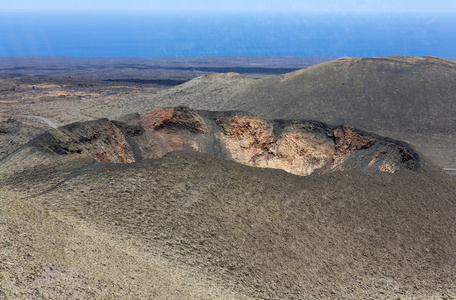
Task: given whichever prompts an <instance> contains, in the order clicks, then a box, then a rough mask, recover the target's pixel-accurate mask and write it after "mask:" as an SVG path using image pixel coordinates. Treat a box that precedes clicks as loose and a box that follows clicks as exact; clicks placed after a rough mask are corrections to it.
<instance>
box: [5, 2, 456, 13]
mask: <svg viewBox="0 0 456 300" xmlns="http://www.w3.org/2000/svg"><path fill="white" fill-rule="evenodd" d="M3 2H4V3H2V4H1V8H0V11H8V10H40V11H49V10H71V11H74V10H91V11H106V10H139V11H159V10H171V11H176V10H180V11H182V10H184V11H185V10H203V11H294V12H296V11H376V12H379V11H383V12H386V11H388V12H391V11H396V12H397V11H401V12H404V11H408V12H411V11H413V12H455V11H456V2H455V1H454V0H436V1H428V0H426V1H425V0H415V1H412V0H404V1H397V0H383V1H374V0H320V1H309V0H305V1H295V0H283V1H275V0H250V1H245V0H232V1H211V0H197V1H189V0H169V1H162V0H97V1H93V0H67V1H61V0H41V1H40V0H38V1H33V0H15V1H3Z"/></svg>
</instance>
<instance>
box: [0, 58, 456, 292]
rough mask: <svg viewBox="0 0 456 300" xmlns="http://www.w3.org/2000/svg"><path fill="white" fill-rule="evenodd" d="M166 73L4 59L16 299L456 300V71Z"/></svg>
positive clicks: (145, 63) (188, 68)
mask: <svg viewBox="0 0 456 300" xmlns="http://www.w3.org/2000/svg"><path fill="white" fill-rule="evenodd" d="M159 61H160V59H156V60H155V61H154V62H153V63H152V62H151V60H147V59H145V60H142V61H138V60H137V61H134V60H130V59H105V60H104V59H100V60H95V61H94V60H90V59H87V60H84V59H69V58H51V59H48V60H42V59H41V60H38V61H36V60H35V61H33V59H32V61H30V60H28V59H25V58H17V59H10V60H4V59H3V62H2V59H0V65H2V64H3V65H2V66H3V67H2V68H3V71H1V72H2V73H1V74H2V75H0V77H1V78H0V236H1V239H0V299H320V298H328V299H397V298H398V297H400V298H401V299H423V300H424V299H453V298H452V297H455V296H456V225H455V224H456V223H455V221H456V218H455V216H456V180H455V179H454V178H453V177H451V176H450V175H449V174H448V173H447V172H445V171H444V170H442V168H441V167H452V166H454V167H456V164H454V162H455V161H456V155H455V153H454V151H453V149H454V145H455V144H454V142H455V141H453V134H452V128H453V127H455V126H456V123H455V122H454V119H453V118H454V117H453V116H452V114H451V112H452V111H453V110H452V109H451V107H453V106H452V105H453V102H454V101H452V100H453V95H454V93H453V90H452V89H453V87H454V86H456V85H454V84H453V81H456V78H455V75H454V74H456V71H455V69H456V67H455V66H454V64H453V63H452V62H450V61H447V60H442V59H437V58H401V57H393V58H381V59H380V58H369V59H363V60H357V59H344V60H337V61H333V62H326V63H323V64H320V65H315V66H313V67H309V68H307V69H303V70H299V71H295V72H293V73H287V74H285V75H272V74H275V73H274V72H276V71H277V72H278V70H279V69H280V68H291V69H292V68H295V67H296V69H299V64H302V63H303V61H302V60H301V61H299V60H298V59H297V58H288V59H287V58H274V57H270V58H262V59H261V58H246V57H232V58H231V59H227V58H213V59H210V58H195V59H189V60H187V61H185V60H184V61H183V60H179V59H177V60H175V61H173V60H166V59H164V60H163V61H161V62H160V64H161V65H160V64H159V63H158V62H159ZM248 62H250V63H252V64H253V65H248V64H247V63H248ZM312 62H316V61H315V60H312V59H310V60H307V61H306V63H309V64H312ZM319 62H321V61H319ZM1 63H2V64H1ZM153 64H157V65H160V67H157V66H153ZM192 64H194V65H192ZM198 64H200V67H199V69H198V68H195V65H198ZM258 64H260V66H261V67H258ZM165 65H166V66H165ZM301 67H302V66H301ZM306 67H307V66H306ZM203 68H208V69H204V70H205V71H211V72H212V71H220V70H222V69H223V71H224V72H225V71H226V72H228V73H223V74H218V73H216V74H207V75H202V76H200V75H201V74H202V72H203V71H204V70H203ZM209 68H210V69H209ZM236 68H237V69H236ZM273 69H274V70H273ZM155 71H156V72H155ZM235 71H237V72H241V73H243V74H239V73H235ZM242 71H245V72H242ZM14 72H16V73H14ZM161 72H163V73H161ZM168 72H171V73H168ZM255 72H256V73H255ZM261 72H263V73H261ZM164 74H165V75H164ZM170 74H174V75H172V76H170ZM163 75H164V76H169V77H163ZM415 75H416V77H415ZM198 76H199V77H198ZM190 79H191V80H190ZM421 80H422V81H421ZM177 84H179V85H177ZM393 88H394V89H393ZM391 89H392V90H391ZM390 90H391V94H386V91H390ZM396 90H398V92H396ZM381 93H383V96H382V97H379V95H380V94H381ZM369 95H371V97H370V96H369ZM369 97H370V98H369ZM366 99H367V100H366ZM409 102H410V103H409ZM176 105H186V106H188V107H190V109H189V108H185V107H174V108H166V107H168V106H176ZM164 107H165V108H164ZM157 108H158V110H156V109H157ZM192 109H204V110H203V111H201V110H200V111H194V110H192ZM239 109H242V110H248V111H250V113H244V112H235V111H233V110H239ZM206 110H209V111H206ZM214 110H230V111H228V112H214ZM35 117H41V119H40V118H35ZM42 118H45V119H42ZM100 118H102V119H100ZM305 118H310V119H314V121H311V120H303V119H305ZM273 119H281V120H273ZM47 120H48V121H49V122H51V123H49V122H47ZM322 121H326V122H328V123H329V124H325V123H322ZM73 122H77V123H73ZM52 124H55V125H56V126H63V127H59V128H57V129H55V128H52V126H50V125H52ZM354 125H357V126H359V127H360V128H361V129H357V128H356V126H354ZM366 129H368V130H371V131H373V132H366V131H365V130H366ZM376 133H381V134H383V135H386V136H388V137H382V136H379V135H377V134H376ZM391 137H394V138H397V137H402V138H403V139H405V140H406V141H408V142H412V145H410V144H407V143H405V142H402V141H397V140H393V139H391ZM30 140H31V141H30ZM423 153H424V154H423ZM427 155H429V157H430V158H431V159H428V157H427ZM436 163H437V164H438V165H437V164H436ZM303 175H310V176H303Z"/></svg>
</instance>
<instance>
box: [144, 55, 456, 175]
mask: <svg viewBox="0 0 456 300" xmlns="http://www.w3.org/2000/svg"><path fill="white" fill-rule="evenodd" d="M232 77H233V76H232ZM241 78H242V77H241V76H240V75H239V76H238V77H235V78H234V79H233V78H231V79H230V84H229V85H227V86H226V87H224V86H223V80H222V79H223V78H222V77H219V78H218V79H219V80H215V78H212V79H213V80H212V83H211V84H212V85H215V83H214V82H217V84H218V85H219V86H220V87H219V89H213V90H214V91H212V90H209V91H208V90H207V82H208V81H209V80H208V79H206V80H204V77H200V78H197V79H194V80H192V81H189V82H187V83H185V84H183V85H180V86H177V87H174V88H172V89H170V90H166V91H162V92H160V93H158V94H156V95H152V96H150V97H149V99H148V100H147V102H146V101H143V102H142V103H143V105H144V109H145V110H146V111H148V110H150V109H152V108H154V109H155V108H157V107H160V106H174V105H185V106H188V107H190V108H193V109H209V110H211V109H217V110H245V111H249V112H252V113H254V114H257V115H259V116H260V117H264V118H269V119H274V118H281V119H312V120H318V121H321V122H325V123H329V124H348V125H351V126H354V127H356V128H360V129H364V130H369V131H374V132H376V133H380V134H382V135H386V136H390V137H393V138H397V139H401V140H406V141H408V142H410V143H412V144H413V145H415V146H416V147H417V149H418V150H420V151H421V152H423V153H424V154H425V155H427V156H428V157H430V158H431V159H432V160H434V161H435V162H436V163H438V164H439V165H440V166H442V167H451V166H453V167H456V153H455V152H454V151H453V149H454V145H455V143H456V137H455V136H454V134H453V133H454V131H455V130H456V114H454V111H456V101H455V95H456V63H455V62H452V61H449V60H445V59H441V58H436V57H399V56H391V57H371V58H363V59H355V58H345V59H338V60H334V61H330V62H324V63H321V64H318V65H314V66H311V67H308V68H306V69H302V70H298V71H295V72H292V73H288V74H284V75H277V76H271V77H267V78H263V79H260V80H251V81H250V82H248V83H247V84H246V82H245V79H241ZM234 80H237V82H238V84H235V83H234ZM139 111H141V110H139Z"/></svg>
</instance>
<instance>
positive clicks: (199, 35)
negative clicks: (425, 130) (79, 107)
mask: <svg viewBox="0 0 456 300" xmlns="http://www.w3.org/2000/svg"><path fill="white" fill-rule="evenodd" d="M455 29H456V18H454V16H453V14H450V13H448V14H447V13H399V12H396V13H372V12H371V13H360V12H356V13H354V12H351V13H348V12H345V13H341V12H338V13H328V12H325V13H321V12H320V13H315V12H313V13H283V12H282V13H271V12H262V13H252V12H244V13H209V12H204V13H202V12H200V13H188V12H187V13H183V12H180V13H176V12H174V13H169V12H167V13H165V12H162V13H150V12H128V13H124V12H122V13H121V12H116V13H114V12H111V13H97V12H91V13H82V12H74V13H70V12H33V13H32V12H8V13H5V12H3V13H0V57H22V56H25V57H28V56H53V57H54V56H64V57H141V58H147V57H201V56H233V55H253V56H332V57H343V56H349V57H370V56H390V55H399V56H437V57H456V37H455V35H454V34H453V32H455Z"/></svg>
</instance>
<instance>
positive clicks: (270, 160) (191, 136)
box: [31, 107, 420, 176]
mask: <svg viewBox="0 0 456 300" xmlns="http://www.w3.org/2000/svg"><path fill="white" fill-rule="evenodd" d="M31 145H33V146H35V147H37V148H38V149H39V150H41V151H43V152H46V153H51V154H55V155H72V156H74V157H78V158H81V157H86V158H87V157H89V158H92V159H94V160H95V161H99V162H112V163H131V162H135V161H140V160H142V159H147V158H160V157H163V156H165V155H166V154H168V153H170V152H173V151H177V150H190V151H198V152H203V153H209V154H211V155H214V156H217V157H221V158H224V159H229V160H233V161H236V162H239V163H242V164H245V165H248V166H253V167H266V168H275V169H283V170H285V171H287V172H289V173H292V174H296V175H303V176H306V175H315V174H323V173H327V172H332V171H343V170H352V169H361V170H365V171H368V172H376V171H385V172H391V173H394V172H396V171H398V170H400V169H410V170H416V169H418V168H419V167H420V161H419V155H418V154H417V153H416V152H415V150H414V149H413V148H412V147H411V146H410V145H408V144H406V143H403V142H400V141H396V140H391V139H388V138H383V137H380V136H377V135H374V134H370V133H367V132H364V131H360V130H357V129H355V128H352V127H350V126H328V125H325V124H323V123H319V122H315V121H284V120H273V121H270V120H264V119H261V118H259V117H257V116H254V115H251V114H248V113H243V112H209V111H193V110H190V109H188V108H185V107H169V108H163V109H158V110H155V111H152V112H150V113H147V114H144V115H139V114H131V115H127V116H125V117H123V118H122V119H120V120H117V121H109V120H107V119H100V120H97V121H90V122H84V123H73V124H70V125H67V126H63V127H60V128H58V129H53V130H49V131H48V132H46V133H45V134H43V135H41V136H39V137H38V138H37V139H35V140H33V141H32V142H31Z"/></svg>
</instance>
